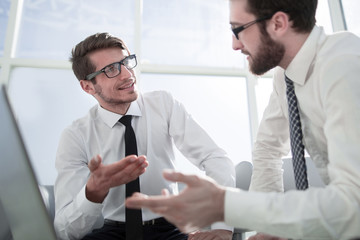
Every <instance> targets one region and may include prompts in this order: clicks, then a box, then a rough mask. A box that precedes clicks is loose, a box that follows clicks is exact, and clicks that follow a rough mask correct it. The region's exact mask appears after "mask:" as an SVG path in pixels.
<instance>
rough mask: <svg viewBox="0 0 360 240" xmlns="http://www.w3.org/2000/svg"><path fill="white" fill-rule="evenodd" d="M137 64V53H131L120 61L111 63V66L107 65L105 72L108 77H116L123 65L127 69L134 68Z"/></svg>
mask: <svg viewBox="0 0 360 240" xmlns="http://www.w3.org/2000/svg"><path fill="white" fill-rule="evenodd" d="M136 64H137V63H136V57H135V55H130V56H128V57H126V58H124V59H123V60H122V61H120V62H116V63H113V64H110V65H109V66H106V67H105V68H104V73H105V74H106V76H107V77H108V78H112V77H116V76H117V75H119V74H120V72H121V65H124V66H125V67H126V68H127V69H133V68H134V67H136Z"/></svg>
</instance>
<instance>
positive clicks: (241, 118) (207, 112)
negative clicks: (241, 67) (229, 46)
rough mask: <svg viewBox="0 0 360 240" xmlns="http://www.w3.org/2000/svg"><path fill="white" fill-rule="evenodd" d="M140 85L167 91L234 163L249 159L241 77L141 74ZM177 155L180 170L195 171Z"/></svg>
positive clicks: (247, 129)
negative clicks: (182, 105) (181, 104)
mask: <svg viewBox="0 0 360 240" xmlns="http://www.w3.org/2000/svg"><path fill="white" fill-rule="evenodd" d="M140 88H141V91H143V92H147V91H152V90H160V89H162V90H166V91H169V92H171V93H172V95H173V96H174V97H175V98H176V99H177V100H179V101H180V102H182V103H183V104H184V106H185V108H186V109H187V111H188V112H189V113H190V114H191V115H192V116H193V117H194V118H195V119H196V121H197V122H198V123H199V124H200V125H201V126H202V127H203V128H204V129H205V130H206V131H207V132H208V133H209V135H210V136H211V137H212V138H213V139H214V140H215V142H216V143H217V144H218V145H219V146H220V147H222V148H223V149H224V150H225V151H226V152H227V153H228V155H229V157H230V158H231V160H232V161H233V162H234V163H235V164H236V163H238V162H240V161H244V160H245V161H251V144H252V143H251V137H250V124H249V117H248V102H247V93H246V81H245V78H239V77H214V76H191V75H165V74H164V75H160V74H142V75H141V85H140ZM177 157H178V161H177V164H178V165H179V166H180V167H181V168H182V169H184V171H188V172H191V171H195V172H196V171H198V170H195V168H194V167H192V165H191V164H189V162H188V161H187V160H185V161H184V160H183V159H184V157H182V156H181V155H180V154H179V153H177Z"/></svg>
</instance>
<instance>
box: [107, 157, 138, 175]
mask: <svg viewBox="0 0 360 240" xmlns="http://www.w3.org/2000/svg"><path fill="white" fill-rule="evenodd" d="M138 161H139V160H138V157H137V156H136V155H129V156H126V157H125V158H123V159H121V160H120V161H118V162H115V163H112V164H110V165H108V166H109V168H108V169H109V174H110V175H114V174H116V173H118V172H122V171H123V170H124V169H127V172H129V173H130V172H132V171H133V170H134V169H135V168H136V167H137V166H138V164H139V162H138Z"/></svg>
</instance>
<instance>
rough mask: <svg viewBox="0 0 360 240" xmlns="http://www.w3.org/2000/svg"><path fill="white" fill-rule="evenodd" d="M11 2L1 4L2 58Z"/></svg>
mask: <svg viewBox="0 0 360 240" xmlns="http://www.w3.org/2000/svg"><path fill="white" fill-rule="evenodd" d="M9 11H10V0H2V1H1V2H0V57H1V56H3V55H4V44H5V34H6V30H7V24H8V20H9Z"/></svg>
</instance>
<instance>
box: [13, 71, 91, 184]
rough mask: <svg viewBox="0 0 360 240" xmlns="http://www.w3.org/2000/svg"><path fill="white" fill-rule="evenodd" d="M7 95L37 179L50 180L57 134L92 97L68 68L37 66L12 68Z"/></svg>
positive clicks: (53, 173)
mask: <svg viewBox="0 0 360 240" xmlns="http://www.w3.org/2000/svg"><path fill="white" fill-rule="evenodd" d="M49 79H50V80H49ZM9 96H10V99H11V102H12V105H13V108H14V110H15V113H16V118H17V119H18V123H19V125H20V129H21V132H22V135H23V137H24V141H25V145H26V147H27V150H28V153H29V155H30V158H31V160H32V163H33V165H34V169H35V170H36V172H37V173H38V174H37V175H38V178H39V181H40V183H41V184H53V183H54V182H55V177H56V176H57V172H56V171H55V154H56V150H57V146H58V142H59V137H60V134H61V132H62V130H63V129H64V128H65V127H66V126H68V125H70V124H71V123H72V122H73V121H74V120H75V119H77V118H80V117H82V116H84V115H85V114H86V113H87V112H88V110H89V108H90V107H91V106H93V105H94V104H95V99H93V97H92V96H90V95H87V94H86V93H85V92H84V91H83V90H82V89H81V87H80V84H79V83H78V80H77V79H76V78H75V76H74V74H73V73H72V71H70V70H57V69H37V68H15V69H14V70H13V72H12V74H11V78H10V82H9Z"/></svg>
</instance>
